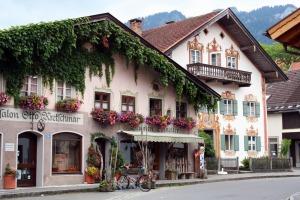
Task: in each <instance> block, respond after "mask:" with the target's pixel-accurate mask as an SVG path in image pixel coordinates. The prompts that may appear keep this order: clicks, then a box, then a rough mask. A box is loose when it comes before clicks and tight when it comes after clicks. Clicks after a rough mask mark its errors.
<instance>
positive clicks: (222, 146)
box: [221, 135, 226, 151]
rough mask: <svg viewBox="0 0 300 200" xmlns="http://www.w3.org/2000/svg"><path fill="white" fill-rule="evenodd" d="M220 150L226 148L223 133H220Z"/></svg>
mask: <svg viewBox="0 0 300 200" xmlns="http://www.w3.org/2000/svg"><path fill="white" fill-rule="evenodd" d="M221 150H223V151H225V150H226V145H225V135H221Z"/></svg>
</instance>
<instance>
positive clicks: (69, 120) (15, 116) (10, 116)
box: [0, 108, 83, 125]
mask: <svg viewBox="0 0 300 200" xmlns="http://www.w3.org/2000/svg"><path fill="white" fill-rule="evenodd" d="M39 120H44V121H45V123H58V124H76V125H83V114H78V113H64V112H55V111H33V112H31V111H27V110H22V109H15V108H0V121H23V122H32V121H33V122H38V121H39Z"/></svg>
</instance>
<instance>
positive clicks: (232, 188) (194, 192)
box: [18, 177, 300, 200]
mask: <svg viewBox="0 0 300 200" xmlns="http://www.w3.org/2000/svg"><path fill="white" fill-rule="evenodd" d="M299 183H300V178H298V177H296V178H268V179H250V180H241V181H224V182H217V183H205V184H197V185H190V186H179V187H170V188H168V187H164V188H158V189H154V190H151V191H150V192H142V191H141V190H139V189H129V190H122V191H115V192H108V193H100V192H87V193H71V194H62V195H51V196H40V197H26V198H18V199H19V200H82V199H107V200H125V199H132V200H134V199H136V200H137V199H141V198H142V199H143V200H153V199H172V200H187V199H189V200H190V199H209V200H215V199H218V200H240V199H243V200H247V199H249V200H250V199H251V200H254V199H255V200H258V199H264V200H282V199H286V198H287V197H288V196H290V195H292V194H294V193H297V192H299V191H300V188H299Z"/></svg>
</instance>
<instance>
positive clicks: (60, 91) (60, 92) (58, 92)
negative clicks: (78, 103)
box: [57, 88, 63, 96]
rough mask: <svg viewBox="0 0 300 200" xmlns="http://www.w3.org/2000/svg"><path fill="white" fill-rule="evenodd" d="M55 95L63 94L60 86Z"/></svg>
mask: <svg viewBox="0 0 300 200" xmlns="http://www.w3.org/2000/svg"><path fill="white" fill-rule="evenodd" d="M57 95H59V96H61V95H63V89H62V88H57Z"/></svg>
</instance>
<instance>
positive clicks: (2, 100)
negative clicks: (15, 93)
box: [0, 90, 8, 106]
mask: <svg viewBox="0 0 300 200" xmlns="http://www.w3.org/2000/svg"><path fill="white" fill-rule="evenodd" d="M7 101H8V95H7V94H6V93H5V92H3V91H1V90H0V106H2V105H3V104H6V102H7Z"/></svg>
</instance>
